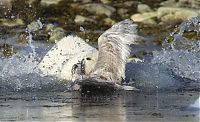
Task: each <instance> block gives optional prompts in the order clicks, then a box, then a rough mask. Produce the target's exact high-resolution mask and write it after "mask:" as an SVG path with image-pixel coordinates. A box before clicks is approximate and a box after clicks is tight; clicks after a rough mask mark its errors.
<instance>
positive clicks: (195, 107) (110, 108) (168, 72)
mask: <svg viewBox="0 0 200 122" xmlns="http://www.w3.org/2000/svg"><path fill="white" fill-rule="evenodd" d="M194 20H196V19H194ZM197 20H198V21H200V19H199V18H197ZM192 23H193V22H188V23H186V25H192ZM198 27H199V26H198ZM188 28H193V27H190V26H185V25H184V23H183V24H182V25H181V26H180V28H179V30H180V31H179V32H174V33H172V34H171V36H172V37H173V38H174V40H173V43H172V44H169V45H167V47H164V46H163V48H161V47H159V48H156V49H155V50H152V49H153V48H148V50H149V49H151V51H152V55H150V56H145V59H144V60H143V62H137V63H134V62H130V63H128V64H127V65H126V80H125V82H126V83H127V84H129V85H133V86H136V88H139V89H140V91H137V92H136V91H132V92H119V93H114V94H112V95H109V94H107V95H102V94H99V95H85V94H81V93H80V92H69V89H68V88H70V83H68V82H63V81H60V80H59V79H57V78H55V77H53V76H43V75H42V74H41V72H40V71H39V70H38V69H37V65H38V63H39V62H40V60H41V58H42V57H43V56H44V55H45V53H46V52H47V51H49V49H50V48H51V47H52V44H46V43H43V42H37V41H33V40H31V38H29V44H23V45H19V44H16V43H15V39H14V38H15V37H11V38H6V39H5V38H2V39H1V42H2V43H5V42H6V43H9V44H12V45H14V48H16V50H17V53H16V54H14V55H13V56H11V57H4V56H3V55H2V54H1V53H0V56H1V57H0V73H1V74H0V92H1V93H0V121H31V120H33V121H61V120H63V121H120V122H121V121H130V122H132V121H188V122H193V121H194V122H197V121H198V120H199V119H200V107H199V106H200V104H199V96H200V95H199V90H200V86H199V83H200V81H199V80H200V79H199V78H200V73H199V71H200V65H199V60H200V56H199V53H200V51H199V49H200V48H199V47H200V45H199V44H200V43H199V40H197V41H196V42H193V41H190V40H189V39H186V38H183V35H182V33H183V32H184V31H187V30H188ZM194 29H196V28H194ZM197 31H198V32H199V30H197ZM182 41H183V42H184V43H181V44H188V43H189V45H190V47H191V48H189V49H188V48H187V47H188V45H183V46H182V47H179V43H180V42H182ZM177 45H178V46H177ZM165 46H166V45H165ZM144 49H147V48H146V47H144ZM133 52H134V51H133Z"/></svg>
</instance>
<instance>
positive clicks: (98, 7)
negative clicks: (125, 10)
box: [80, 3, 116, 17]
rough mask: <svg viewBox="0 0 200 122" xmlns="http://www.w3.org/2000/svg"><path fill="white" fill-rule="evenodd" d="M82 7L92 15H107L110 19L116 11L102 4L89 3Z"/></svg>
mask: <svg viewBox="0 0 200 122" xmlns="http://www.w3.org/2000/svg"><path fill="white" fill-rule="evenodd" d="M80 7H81V8H82V9H85V10H87V11H89V12H91V13H94V14H97V15H106V16H108V17H110V16H111V15H112V14H113V13H114V12H115V11H116V9H115V8H114V7H112V6H109V5H105V4H100V3H88V4H84V5H82V6H80Z"/></svg>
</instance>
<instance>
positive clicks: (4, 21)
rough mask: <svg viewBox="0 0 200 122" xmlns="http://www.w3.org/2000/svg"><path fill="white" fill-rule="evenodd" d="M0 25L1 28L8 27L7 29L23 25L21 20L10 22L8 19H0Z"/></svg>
mask: <svg viewBox="0 0 200 122" xmlns="http://www.w3.org/2000/svg"><path fill="white" fill-rule="evenodd" d="M0 23H1V24H2V25H3V26H8V27H15V26H21V25H24V22H23V20H22V19H19V18H17V19H15V20H10V19H1V20H0Z"/></svg>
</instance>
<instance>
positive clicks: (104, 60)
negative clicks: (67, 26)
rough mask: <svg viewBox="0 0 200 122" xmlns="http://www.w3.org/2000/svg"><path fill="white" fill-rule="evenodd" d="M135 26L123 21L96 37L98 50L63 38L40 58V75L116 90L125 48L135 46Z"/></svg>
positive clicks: (124, 60) (126, 56)
mask: <svg viewBox="0 0 200 122" xmlns="http://www.w3.org/2000/svg"><path fill="white" fill-rule="evenodd" d="M138 37H139V36H138V35H137V25H136V24H133V21H131V20H129V19H126V20H124V21H121V22H119V23H116V24H115V25H113V26H112V27H111V28H110V29H108V30H107V31H105V32H104V33H103V34H102V35H101V36H100V37H99V38H98V50H97V49H96V48H94V47H92V46H90V45H89V44H87V43H86V42H85V41H84V40H83V39H81V38H79V37H76V36H67V37H64V38H63V39H61V40H60V41H59V42H58V43H57V44H56V45H55V46H54V47H53V48H52V49H51V50H50V51H49V52H48V53H47V54H46V55H45V56H44V58H43V59H42V61H41V63H40V64H39V66H38V67H39V69H40V70H41V71H42V74H43V75H53V76H56V77H58V78H60V79H65V80H73V81H78V82H79V83H80V84H88V83H89V84H90V83H91V84H106V85H111V86H114V87H120V86H121V81H122V79H125V65H126V61H127V58H128V56H129V54H130V49H129V46H130V45H131V44H138V42H139V41H140V40H139V38H138Z"/></svg>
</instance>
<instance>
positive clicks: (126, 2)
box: [123, 1, 136, 7]
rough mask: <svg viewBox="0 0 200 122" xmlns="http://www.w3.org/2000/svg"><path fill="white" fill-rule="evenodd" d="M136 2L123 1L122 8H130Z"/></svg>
mask: <svg viewBox="0 0 200 122" xmlns="http://www.w3.org/2000/svg"><path fill="white" fill-rule="evenodd" d="M135 3H136V2H135V1H125V2H124V3H123V4H124V6H126V7H131V6H133V5H134V4H135Z"/></svg>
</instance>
